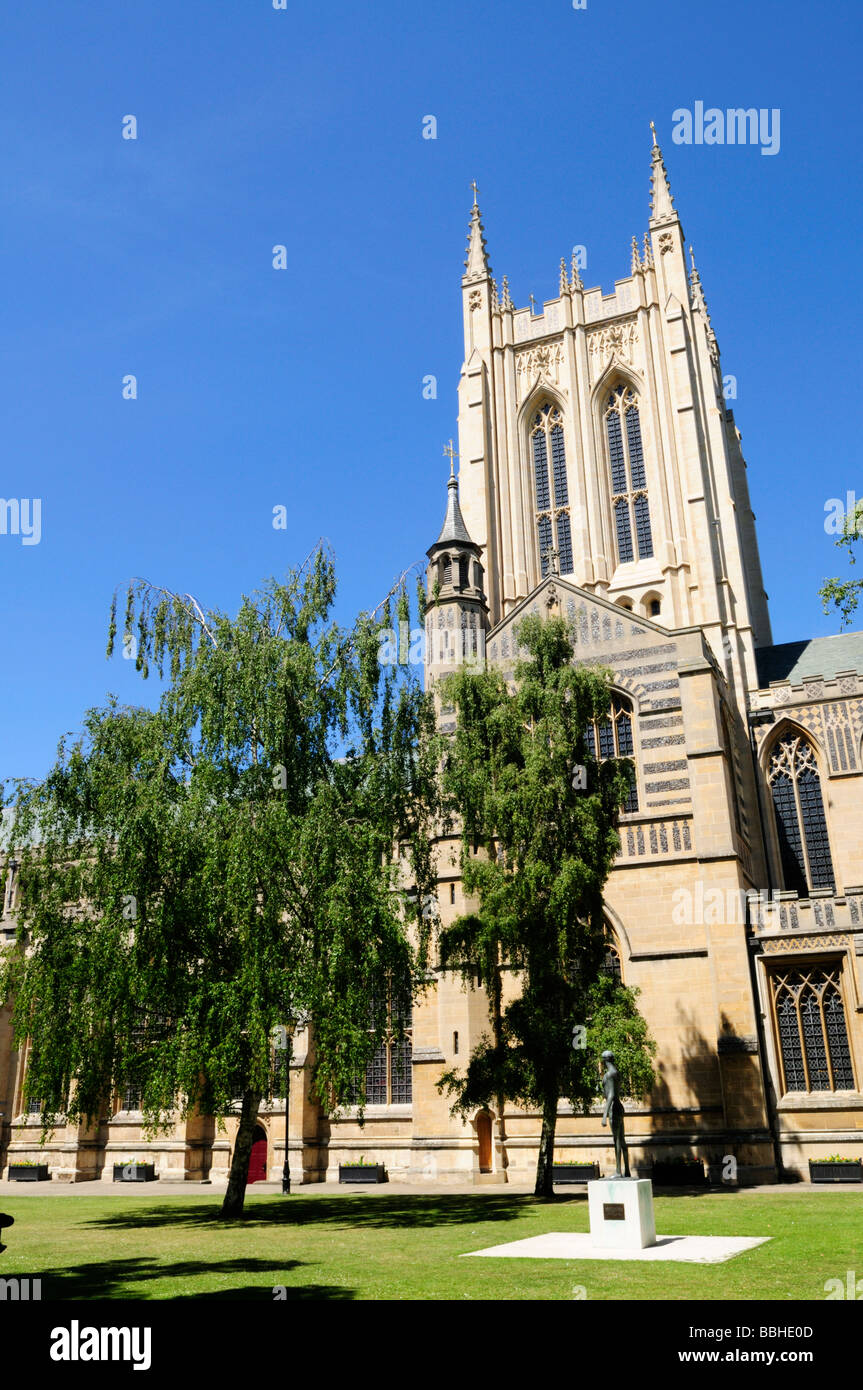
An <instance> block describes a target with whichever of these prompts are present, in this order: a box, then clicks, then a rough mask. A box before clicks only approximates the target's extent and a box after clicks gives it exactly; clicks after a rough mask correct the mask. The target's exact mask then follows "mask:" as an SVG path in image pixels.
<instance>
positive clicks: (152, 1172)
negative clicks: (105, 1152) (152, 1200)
mask: <svg viewBox="0 0 863 1390" xmlns="http://www.w3.org/2000/svg"><path fill="white" fill-rule="evenodd" d="M155 1180H156V1165H155V1163H143V1162H142V1161H141V1160H140V1159H136V1158H127V1159H126V1162H125V1163H115V1164H114V1181H115V1182H155Z"/></svg>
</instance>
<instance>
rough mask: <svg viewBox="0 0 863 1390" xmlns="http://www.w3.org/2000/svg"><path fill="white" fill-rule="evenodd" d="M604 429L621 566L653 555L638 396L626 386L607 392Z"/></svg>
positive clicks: (618, 557)
mask: <svg viewBox="0 0 863 1390" xmlns="http://www.w3.org/2000/svg"><path fill="white" fill-rule="evenodd" d="M605 432H606V437H607V439H608V462H609V468H610V470H611V505H612V507H613V508H614V529H615V534H616V536H617V559H618V562H619V563H620V564H621V565H623V564H626V562H627V561H629V560H647V559H648V558H649V557H650V556H651V555H652V554H653V536H652V534H651V530H650V508H649V507H648V503H647V476H646V474H645V471H644V450H643V448H642V444H641V422H640V420H639V416H638V398H637V396H636V395H635V392H634V391H632V390H630V388H629V387H628V386H615V388H614V390H613V391H612V392H611V393H610V395H609V397H608V399H607V401H606V404H605Z"/></svg>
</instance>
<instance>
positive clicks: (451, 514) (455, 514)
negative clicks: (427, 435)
mask: <svg viewBox="0 0 863 1390" xmlns="http://www.w3.org/2000/svg"><path fill="white" fill-rule="evenodd" d="M444 454H445V455H446V457H447V458H448V459H449V479H448V481H447V503H446V516H445V517H444V523H443V526H442V527H441V533H440V535H439V536H438V538H437V541H436V544H437V545H440V544H441V543H442V542H444V543H448V542H450V541H467V543H468V545H470V544H472V542H471V538H470V536H469V535H468V529H467V527H466V526H465V524H464V517H463V516H462V514H461V507H460V506H459V501H458V478H457V477H456V475H455V460H456V459H457V458H458V454H457V453H456V451H455V449H454V448H453V442H452V440H450V442H449V444H448V445H446V446H445V447H444Z"/></svg>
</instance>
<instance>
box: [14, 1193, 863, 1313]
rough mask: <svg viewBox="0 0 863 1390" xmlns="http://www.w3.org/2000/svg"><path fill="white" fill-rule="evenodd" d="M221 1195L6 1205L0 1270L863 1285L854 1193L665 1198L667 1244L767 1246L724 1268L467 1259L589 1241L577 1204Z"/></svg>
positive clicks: (121, 1279) (317, 1287)
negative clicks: (514, 1245) (237, 1198)
mask: <svg viewBox="0 0 863 1390" xmlns="http://www.w3.org/2000/svg"><path fill="white" fill-rule="evenodd" d="M219 1205H220V1198H219V1197H217V1196H209V1195H206V1196H190V1197H184V1196H179V1195H178V1196H172V1197H164V1198H160V1197H158V1196H157V1197H153V1196H151V1195H150V1194H146V1195H144V1194H140V1195H139V1194H136V1193H134V1192H130V1193H128V1194H126V1193H124V1194H123V1197H122V1198H118V1197H105V1196H95V1197H92V1198H90V1197H83V1196H70V1197H68V1198H67V1197H58V1196H51V1197H38V1196H32V1197H27V1196H21V1197H19V1196H17V1195H16V1196H3V1197H2V1198H0V1206H2V1209H3V1211H5V1212H8V1213H9V1215H11V1216H13V1217H14V1218H15V1225H14V1226H13V1227H11V1228H9V1229H8V1230H6V1232H5V1235H4V1240H5V1244H6V1245H7V1247H8V1248H7V1250H6V1253H5V1254H3V1255H2V1256H0V1275H2V1276H6V1277H8V1276H9V1275H16V1274H17V1275H21V1276H26V1275H30V1276H34V1277H35V1276H41V1278H42V1297H43V1299H104V1298H113V1299H118V1298H119V1299H123V1298H143V1299H177V1298H226V1299H254V1300H262V1299H264V1300H270V1301H272V1300H273V1297H274V1293H273V1290H274V1288H275V1287H276V1286H284V1287H285V1288H286V1290H287V1298H289V1299H300V1298H303V1299H424V1300H449V1299H456V1300H462V1299H469V1300H483V1299H501V1300H509V1299H544V1300H545V1299H572V1298H573V1296H574V1294H573V1289H574V1288H575V1286H577V1285H581V1286H583V1288H584V1289H585V1290H586V1296H587V1298H588V1299H591V1300H603V1299H671V1300H686V1299H698V1300H711V1299H726V1298H730V1299H780V1300H781V1299H789V1300H798V1299H803V1300H810V1299H811V1300H823V1299H824V1298H825V1292H824V1284H825V1281H826V1280H828V1279H835V1278H839V1279H842V1280H843V1281H844V1280H845V1277H846V1271H847V1270H856V1271H857V1272H858V1275H857V1277H860V1276H863V1199H861V1197H860V1196H858V1195H857V1194H849V1193H847V1192H843V1193H820V1192H819V1193H814V1192H810V1191H797V1192H793V1191H789V1190H788V1189H782V1188H780V1189H777V1190H776V1192H769V1193H763V1192H761V1193H757V1194H756V1193H745V1192H743V1193H730V1192H729V1193H725V1192H718V1193H711V1194H707V1195H705V1194H698V1195H691V1196H690V1195H678V1196H658V1197H656V1198H655V1211H656V1229H657V1231H658V1232H659V1233H660V1234H662V1235H738V1236H744V1235H759V1236H771V1237H772V1239H771V1240H770V1241H769V1242H768V1244H766V1245H763V1246H760V1247H758V1248H757V1249H755V1250H751V1251H747V1252H745V1253H744V1254H742V1255H738V1256H736V1257H735V1258H734V1259H732V1260H730V1261H728V1262H727V1263H726V1264H721V1265H695V1264H672V1263H666V1264H654V1265H636V1264H627V1263H624V1262H620V1261H609V1262H605V1263H599V1262H596V1261H576V1260H572V1261H570V1260H566V1261H564V1260H508V1259H501V1260H494V1259H485V1260H462V1259H459V1256H460V1255H462V1254H464V1253H466V1252H467V1251H471V1250H481V1249H484V1248H487V1247H489V1246H492V1245H499V1244H503V1243H504V1242H506V1241H512V1240H520V1239H523V1238H525V1237H527V1236H536V1235H541V1234H543V1233H545V1232H547V1231H566V1230H572V1231H586V1230H587V1229H588V1217H587V1202H586V1199H585V1197H584V1195H583V1194H578V1195H573V1196H564V1197H559V1198H556V1199H555V1200H554V1201H553V1202H551V1203H545V1202H541V1201H538V1200H536V1199H535V1198H534V1197H532V1196H522V1195H512V1196H507V1195H501V1194H499V1193H494V1194H477V1195H476V1196H474V1195H472V1194H471V1195H458V1194H453V1195H451V1196H448V1195H445V1194H443V1195H442V1194H435V1195H424V1194H422V1193H417V1195H404V1194H399V1195H383V1194H376V1195H374V1196H370V1195H363V1194H359V1193H357V1194H349V1195H347V1194H346V1195H339V1196H332V1195H329V1194H321V1195H313V1194H308V1195H306V1194H303V1195H299V1194H296V1195H294V1196H292V1197H290V1198H287V1199H285V1198H281V1197H272V1196H262V1197H255V1196H249V1197H247V1199H246V1215H245V1217H244V1219H243V1220H242V1221H241V1222H237V1223H227V1224H225V1223H222V1222H220V1221H219V1220H218V1210H219Z"/></svg>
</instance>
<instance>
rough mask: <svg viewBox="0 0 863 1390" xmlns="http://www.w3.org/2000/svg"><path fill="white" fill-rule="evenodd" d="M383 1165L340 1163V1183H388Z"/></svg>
mask: <svg viewBox="0 0 863 1390" xmlns="http://www.w3.org/2000/svg"><path fill="white" fill-rule="evenodd" d="M386 1180H387V1170H386V1168H385V1167H384V1165H383V1164H382V1163H340V1164H339V1182H386Z"/></svg>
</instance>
